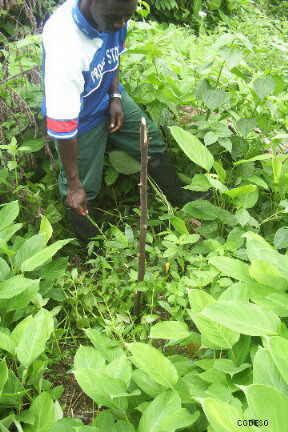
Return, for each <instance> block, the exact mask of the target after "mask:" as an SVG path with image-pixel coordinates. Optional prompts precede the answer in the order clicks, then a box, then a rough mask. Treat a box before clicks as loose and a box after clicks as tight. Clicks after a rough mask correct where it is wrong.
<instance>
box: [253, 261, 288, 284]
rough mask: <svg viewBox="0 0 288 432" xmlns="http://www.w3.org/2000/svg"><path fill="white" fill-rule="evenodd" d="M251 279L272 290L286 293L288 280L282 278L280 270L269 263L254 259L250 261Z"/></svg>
mask: <svg viewBox="0 0 288 432" xmlns="http://www.w3.org/2000/svg"><path fill="white" fill-rule="evenodd" d="M249 273H250V276H251V278H253V279H255V280H256V281H257V282H259V283H260V284H263V285H267V286H269V287H271V288H273V289H276V290H281V291H286V290H287V289H288V280H287V279H285V278H283V274H282V273H281V272H280V270H279V269H278V268H277V267H275V266H274V265H273V264H271V263H270V262H267V261H264V260H261V259H256V260H253V261H252V264H251V266H250V268H249Z"/></svg>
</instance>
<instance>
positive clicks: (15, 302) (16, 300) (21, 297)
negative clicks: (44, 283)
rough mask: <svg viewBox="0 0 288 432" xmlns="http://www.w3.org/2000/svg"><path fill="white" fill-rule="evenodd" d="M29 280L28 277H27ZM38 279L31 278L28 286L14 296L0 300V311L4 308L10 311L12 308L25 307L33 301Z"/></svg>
mask: <svg viewBox="0 0 288 432" xmlns="http://www.w3.org/2000/svg"><path fill="white" fill-rule="evenodd" d="M28 280H29V279H28ZM39 284H40V279H34V280H33V279H31V280H30V284H28V287H27V288H26V289H25V290H24V291H22V292H21V293H20V294H17V295H16V296H14V297H12V298H10V299H6V300H1V301H0V311H1V310H2V311H3V310H5V311H6V312H10V311H13V310H18V309H23V308H25V307H26V306H27V305H28V304H29V303H30V302H31V301H33V300H34V299H35V298H36V296H37V293H38V290H39V286H40V285H39Z"/></svg>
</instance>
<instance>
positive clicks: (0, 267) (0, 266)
mask: <svg viewBox="0 0 288 432" xmlns="http://www.w3.org/2000/svg"><path fill="white" fill-rule="evenodd" d="M10 271H11V269H10V267H9V265H8V264H7V262H6V261H5V260H4V259H3V258H0V281H1V282H2V281H3V280H5V279H7V277H8V276H9V273H10Z"/></svg>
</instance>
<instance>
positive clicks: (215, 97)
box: [203, 89, 230, 111]
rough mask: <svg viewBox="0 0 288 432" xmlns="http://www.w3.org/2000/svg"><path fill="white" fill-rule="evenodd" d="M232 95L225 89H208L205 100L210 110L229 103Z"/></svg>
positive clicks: (204, 96)
mask: <svg viewBox="0 0 288 432" xmlns="http://www.w3.org/2000/svg"><path fill="white" fill-rule="evenodd" d="M229 100H230V96H229V94H228V93H226V92H225V91H223V90H211V89H208V90H206V91H205V92H204V95H203V102H204V103H205V105H206V106H207V107H208V108H209V110H210V111H215V110H216V109H219V108H220V107H222V106H223V105H225V104H226V103H229Z"/></svg>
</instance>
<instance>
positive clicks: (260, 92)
mask: <svg viewBox="0 0 288 432" xmlns="http://www.w3.org/2000/svg"><path fill="white" fill-rule="evenodd" d="M253 87H254V90H255V92H256V94H257V96H258V97H259V98H260V99H265V97H267V96H271V95H272V94H273V93H274V90H275V81H274V79H273V78H272V77H271V76H266V77H263V78H257V79H256V80H255V81H254V82H253Z"/></svg>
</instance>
